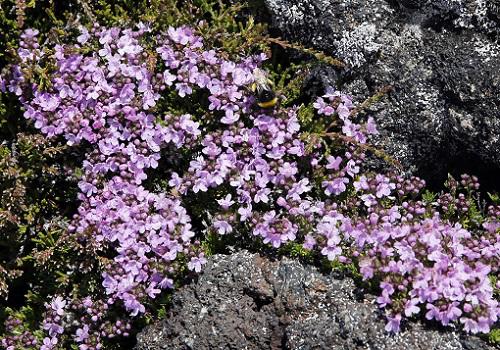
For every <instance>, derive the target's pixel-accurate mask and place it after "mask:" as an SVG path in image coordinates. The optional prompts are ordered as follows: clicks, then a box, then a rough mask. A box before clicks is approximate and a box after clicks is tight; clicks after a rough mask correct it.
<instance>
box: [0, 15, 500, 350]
mask: <svg viewBox="0 0 500 350" xmlns="http://www.w3.org/2000/svg"><path fill="white" fill-rule="evenodd" d="M18 55H19V58H20V61H19V63H18V64H17V65H14V66H13V67H12V69H11V71H10V74H9V75H8V76H5V77H4V78H3V79H4V80H2V89H3V90H4V91H9V92H10V93H12V94H14V95H16V96H18V98H19V100H20V101H21V102H22V104H23V106H24V109H25V113H24V116H25V117H26V118H27V119H28V120H29V121H31V122H32V123H33V124H34V126H35V127H36V128H37V129H39V130H40V132H41V133H42V134H43V135H44V136H46V137H47V138H49V139H58V138H63V139H64V140H65V142H66V144H67V145H68V146H69V147H79V149H83V150H84V151H85V160H84V161H83V164H82V165H81V173H80V174H78V177H79V183H78V187H79V191H80V192H79V194H78V198H77V199H78V203H79V207H78V210H77V212H76V214H75V215H74V217H73V219H72V221H71V223H70V225H69V228H68V230H67V232H66V235H67V236H68V237H71V238H68V239H73V240H75V241H76V242H77V243H78V244H79V247H80V249H81V250H82V251H84V252H85V257H86V259H90V260H91V261H92V262H89V261H85V262H82V261H81V260H78V259H76V258H75V262H74V265H73V266H67V267H66V268H67V269H68V270H70V271H72V273H73V274H74V275H75V276H80V277H81V278H80V277H79V278H78V283H75V284H74V285H73V287H72V288H62V289H61V290H60V291H59V292H58V294H57V295H53V297H52V299H51V300H47V301H46V312H45V315H44V319H43V321H42V322H41V324H40V329H39V330H38V331H36V332H34V333H33V332H29V331H26V332H24V333H22V334H21V335H19V334H18V332H17V333H16V331H15V330H16V327H18V326H19V320H16V319H15V318H12V317H11V318H9V319H8V320H7V323H6V331H7V336H6V337H4V339H3V340H2V345H3V346H4V347H5V348H7V349H9V350H10V349H19V348H22V347H25V348H30V347H33V346H34V347H36V348H40V349H42V350H49V349H58V348H65V346H68V344H70V345H71V346H74V347H77V348H78V349H81V350H85V349H103V348H104V344H106V342H107V341H109V340H110V339H112V338H115V337H118V336H125V337H126V336H128V335H129V333H130V330H131V328H132V325H133V321H134V320H135V319H138V318H140V317H142V316H143V315H145V314H147V313H148V309H149V308H150V307H152V305H154V303H155V300H157V299H158V298H161V295H162V291H165V290H167V289H171V288H173V287H174V285H175V283H176V280H177V279H179V278H180V276H182V275H185V274H187V273H199V272H202V270H203V265H204V264H205V263H206V262H207V259H206V254H208V251H207V249H206V246H207V244H206V241H207V237H213V236H214V235H215V236H224V237H230V236H234V237H238V238H239V237H244V238H245V239H247V240H255V241H258V242H261V243H263V244H266V245H269V246H272V247H273V248H277V249H279V248H283V247H287V246H290V245H294V247H297V245H298V246H299V248H297V249H301V250H302V253H303V254H316V255H317V256H320V257H323V258H324V259H325V260H327V261H330V262H331V263H332V264H336V265H344V266H349V267H352V268H353V269H354V270H355V271H357V272H358V273H359V274H360V276H361V277H362V279H363V280H364V281H366V282H367V283H369V284H371V285H372V286H374V288H375V290H377V291H378V293H379V295H378V298H377V303H378V305H379V306H380V307H381V308H383V310H384V312H385V315H386V318H387V325H386V330H387V332H398V331H399V330H400V328H401V326H402V324H403V322H404V320H406V319H408V318H412V317H417V316H423V317H424V318H426V319H428V320H435V321H438V322H440V323H441V324H443V325H449V324H457V325H459V326H460V327H461V328H463V330H465V331H466V332H470V333H479V332H481V333H487V332H489V330H490V328H491V327H492V326H493V325H494V324H495V322H496V321H497V317H498V313H499V306H498V301H497V300H496V298H495V296H494V288H495V285H494V282H493V277H494V276H496V274H497V273H498V267H499V266H498V265H499V263H498V262H499V260H498V254H499V253H498V252H499V251H500V239H499V238H500V235H499V230H500V220H499V217H500V206H499V205H498V204H497V205H491V206H489V207H488V208H487V209H486V210H485V213H484V215H476V216H474V220H470V215H469V216H468V214H469V213H470V212H471V211H473V209H474V208H475V207H474V208H473V205H474V204H473V203H474V199H475V198H476V197H475V196H476V194H475V193H476V191H477V189H478V187H479V184H478V182H477V179H476V178H474V177H470V176H463V177H462V179H461V180H460V181H455V180H453V179H450V180H449V183H448V187H449V190H450V193H445V194H442V195H440V196H438V197H436V198H427V197H429V196H427V197H426V198H423V197H422V193H424V190H425V182H424V181H423V180H421V179H418V178H415V177H404V176H403V175H401V174H399V173H398V172H397V171H396V170H394V171H393V172H388V173H374V172H373V171H370V169H369V168H368V166H367V165H366V163H367V162H366V158H367V157H368V156H370V155H369V153H370V152H371V151H370V150H371V147H370V146H369V145H368V139H369V137H370V135H372V134H376V133H378V131H377V128H376V125H375V123H374V121H373V119H371V118H368V119H367V120H366V121H365V122H363V121H362V120H360V119H361V118H360V117H358V116H357V114H356V113H355V111H356V109H355V105H354V104H353V101H352V99H351V98H350V97H349V96H348V95H346V94H344V93H342V92H340V91H336V90H335V89H333V88H330V89H328V90H327V91H326V92H325V95H324V96H322V97H319V98H318V99H317V100H316V101H315V102H314V104H313V109H314V115H313V118H315V119H317V120H324V121H325V122H326V125H330V129H331V130H329V131H331V132H329V133H327V132H323V133H322V132H314V131H313V130H307V129H304V127H303V125H301V124H304V123H303V122H302V121H301V120H300V118H299V112H300V109H299V107H286V108H285V107H279V108H276V109H270V110H263V109H259V108H256V107H255V103H254V102H255V101H254V98H253V97H252V96H251V94H250V93H249V92H248V88H247V87H248V86H249V85H250V84H251V83H252V82H253V79H254V76H253V70H254V69H255V68H256V67H260V66H262V64H263V63H264V62H265V60H266V56H265V55H264V54H256V55H254V56H249V57H239V58H233V59H228V58H227V57H226V56H225V55H224V54H223V53H222V52H221V51H220V50H218V49H217V48H212V47H206V46H205V44H204V42H203V40H202V38H201V36H200V35H199V34H198V33H197V32H196V31H195V30H194V29H193V28H191V27H187V26H183V27H178V28H172V27H171V28H169V29H168V30H167V31H166V32H164V33H153V32H152V30H151V29H150V28H149V27H148V26H147V25H145V24H139V25H138V26H137V27H136V28H117V27H113V28H105V27H100V26H98V25H95V26H94V27H93V28H92V29H91V30H87V29H85V28H82V29H81V32H80V34H79V36H78V37H77V38H76V41H75V42H70V43H64V44H63V43H60V42H51V41H50V40H49V39H47V40H46V41H44V42H43V44H40V43H39V33H38V32H37V31H36V30H26V31H25V32H24V34H23V35H22V42H21V43H20V48H19V50H18ZM39 65H45V67H50V74H49V75H48V76H49V77H50V78H46V79H45V80H43V79H42V80H35V79H33V76H34V75H36V74H35V73H36V72H37V67H39ZM180 104H186V105H188V106H189V107H190V108H188V110H187V111H186V110H182V109H180V108H179V105H180ZM303 129H304V130H303ZM455 195H456V198H455ZM475 209H477V208H475ZM75 256H76V255H75ZM87 275H89V276H91V275H93V276H95V278H93V279H92V278H91V277H89V276H87ZM82 276H83V277H82ZM9 331H10V333H9Z"/></svg>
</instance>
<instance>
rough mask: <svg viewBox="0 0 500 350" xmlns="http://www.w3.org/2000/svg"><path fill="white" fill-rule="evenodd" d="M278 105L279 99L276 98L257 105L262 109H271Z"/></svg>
mask: <svg viewBox="0 0 500 350" xmlns="http://www.w3.org/2000/svg"><path fill="white" fill-rule="evenodd" d="M276 103H278V99H277V98H276V97H275V98H273V99H272V100H271V101H266V102H259V103H257V105H259V107H261V108H271V107H274V106H275V105H276Z"/></svg>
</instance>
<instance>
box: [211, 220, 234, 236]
mask: <svg viewBox="0 0 500 350" xmlns="http://www.w3.org/2000/svg"><path fill="white" fill-rule="evenodd" d="M213 227H214V228H215V230H216V231H217V233H218V234H220V235H225V234H227V233H231V232H233V227H232V226H231V225H230V224H229V223H228V222H227V221H225V220H216V221H215V222H214V223H213Z"/></svg>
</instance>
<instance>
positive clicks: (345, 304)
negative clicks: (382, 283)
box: [136, 251, 492, 350]
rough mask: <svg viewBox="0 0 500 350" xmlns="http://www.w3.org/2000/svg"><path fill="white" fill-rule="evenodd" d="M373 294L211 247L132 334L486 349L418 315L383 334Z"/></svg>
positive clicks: (331, 347) (249, 344)
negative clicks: (168, 302)
mask: <svg viewBox="0 0 500 350" xmlns="http://www.w3.org/2000/svg"><path fill="white" fill-rule="evenodd" d="M374 300H375V297H373V296H371V295H363V294H361V293H359V292H358V290H357V289H356V287H355V285H354V282H353V280H352V279H350V278H343V279H337V278H335V277H334V276H333V275H325V274H322V273H320V272H318V271H317V270H316V269H315V268H313V267H311V266H304V265H302V264H301V263H299V262H298V261H295V260H290V259H287V258H283V259H282V260H271V259H268V258H265V257H261V256H259V255H257V254H251V253H249V252H247V251H240V252H237V253H234V254H231V255H215V256H212V257H211V258H210V259H209V262H208V264H207V266H206V267H205V269H204V271H203V272H202V274H201V275H200V276H199V277H198V279H197V280H196V281H193V282H192V283H189V284H187V285H185V286H183V287H182V288H180V289H179V290H178V291H176V293H174V296H173V301H172V306H171V308H170V309H169V311H168V315H167V317H165V319H163V320H159V321H157V322H156V323H154V324H153V325H151V326H148V327H147V328H145V329H144V330H143V331H142V332H141V333H140V334H139V335H138V337H137V346H136V350H160V349H170V350H177V349H178V350H181V349H182V350H187V349H196V350H214V349H235V350H242V349H248V350H251V349H259V350H266V349H270V350H271V349H276V350H277V349H294V350H295V349H297V350H298V349H301V350H308V349H318V350H319V349H325V350H327V349H328V350H335V349H338V350H340V349H372V350H376V349H392V350H399V349H401V350H413V349H415V350H416V349H422V350H424V349H425V350H426V349H434V350H451V349H453V350H460V349H469V350H472V349H482V350H490V349H492V348H491V347H489V346H488V344H486V343H485V342H483V341H482V340H480V339H479V338H477V337H472V336H467V337H463V335H461V334H460V333H458V332H456V331H452V330H450V329H439V328H437V327H436V326H435V325H434V326H430V325H424V324H422V323H419V322H409V323H407V325H406V326H405V328H404V330H403V331H402V332H401V333H399V334H397V335H390V334H387V333H386V332H385V331H384V327H385V321H384V318H383V316H382V315H381V314H380V310H379V309H378V307H377V306H376V305H375V304H374Z"/></svg>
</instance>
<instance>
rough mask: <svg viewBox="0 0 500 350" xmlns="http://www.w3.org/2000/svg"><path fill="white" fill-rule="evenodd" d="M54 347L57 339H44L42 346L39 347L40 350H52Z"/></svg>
mask: <svg viewBox="0 0 500 350" xmlns="http://www.w3.org/2000/svg"><path fill="white" fill-rule="evenodd" d="M56 345H57V338H55V337H52V338H48V337H45V338H43V344H42V346H41V347H40V350H52V349H54V347H55V346H56Z"/></svg>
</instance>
